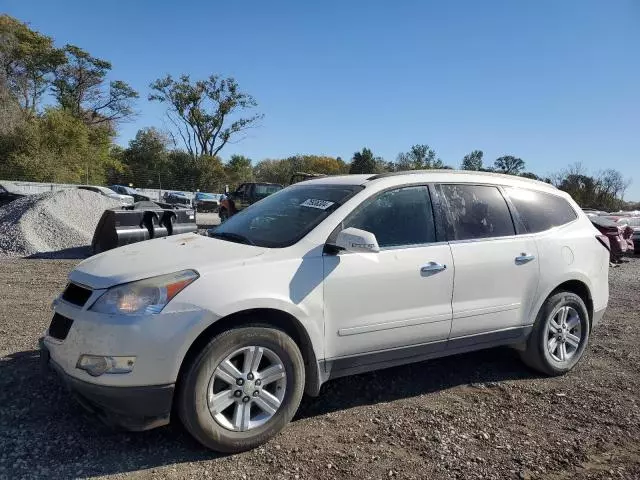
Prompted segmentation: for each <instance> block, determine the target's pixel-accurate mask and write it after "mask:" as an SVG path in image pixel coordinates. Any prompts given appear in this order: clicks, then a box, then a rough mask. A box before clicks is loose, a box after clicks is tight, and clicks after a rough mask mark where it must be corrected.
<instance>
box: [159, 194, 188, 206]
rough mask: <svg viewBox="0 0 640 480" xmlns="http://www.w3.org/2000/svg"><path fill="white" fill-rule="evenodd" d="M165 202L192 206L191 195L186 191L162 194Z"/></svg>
mask: <svg viewBox="0 0 640 480" xmlns="http://www.w3.org/2000/svg"><path fill="white" fill-rule="evenodd" d="M162 199H163V200H164V203H168V204H170V205H181V206H185V207H191V197H190V196H189V195H188V194H186V193H185V192H165V193H164V194H163V195H162Z"/></svg>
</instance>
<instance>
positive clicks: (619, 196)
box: [553, 163, 631, 211]
mask: <svg viewBox="0 0 640 480" xmlns="http://www.w3.org/2000/svg"><path fill="white" fill-rule="evenodd" d="M553 183H554V184H555V185H556V186H557V187H558V188H559V189H560V190H563V191H565V192H567V193H568V194H570V195H571V197H572V198H573V199H574V200H575V201H576V203H577V204H578V205H580V206H581V207H583V208H597V209H599V210H604V211H614V210H618V209H622V208H629V207H628V206H626V205H625V202H624V201H623V198H624V193H625V191H626V189H627V188H628V187H629V184H630V183H631V181H630V180H626V179H625V178H624V177H623V176H622V174H621V173H620V172H619V171H617V170H614V169H607V170H604V171H602V172H599V173H598V174H596V175H594V176H591V175H588V174H587V172H586V170H585V169H584V168H583V167H582V165H581V164H580V163H575V164H573V165H570V166H569V167H568V168H567V169H566V170H564V171H562V172H560V173H557V174H556V175H555V178H554V182H553Z"/></svg>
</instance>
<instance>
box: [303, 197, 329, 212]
mask: <svg viewBox="0 0 640 480" xmlns="http://www.w3.org/2000/svg"><path fill="white" fill-rule="evenodd" d="M331 205H333V202H330V201H329V200H318V199H316V198H307V199H306V200H305V201H304V202H302V203H301V204H300V206H301V207H311V208H319V209H320V210H326V209H327V208H329V207H330V206H331Z"/></svg>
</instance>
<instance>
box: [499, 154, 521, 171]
mask: <svg viewBox="0 0 640 480" xmlns="http://www.w3.org/2000/svg"><path fill="white" fill-rule="evenodd" d="M493 165H494V167H495V169H496V170H497V171H498V172H500V173H506V174H508V175H518V174H520V172H521V171H522V170H524V167H525V164H524V160H522V159H521V158H517V157H514V156H512V155H505V156H503V157H500V158H497V159H496V161H495V162H494V163H493Z"/></svg>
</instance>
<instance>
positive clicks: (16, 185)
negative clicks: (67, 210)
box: [0, 180, 171, 201]
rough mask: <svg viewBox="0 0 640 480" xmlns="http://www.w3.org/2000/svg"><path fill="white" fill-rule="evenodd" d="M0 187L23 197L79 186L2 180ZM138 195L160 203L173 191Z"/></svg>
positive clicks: (152, 190)
mask: <svg viewBox="0 0 640 480" xmlns="http://www.w3.org/2000/svg"><path fill="white" fill-rule="evenodd" d="M0 185H5V188H6V189H7V190H9V191H11V192H14V193H19V194H22V195H37V194H39V193H45V192H56V191H58V190H65V189H67V188H75V187H76V186H77V185H74V184H71V183H38V182H14V181H11V180H6V181H5V180H0ZM136 190H137V191H138V193H140V194H141V195H145V196H147V197H149V198H150V199H151V200H157V201H160V200H161V199H162V194H163V193H164V192H167V191H171V190H164V189H163V190H159V189H156V188H136Z"/></svg>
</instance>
